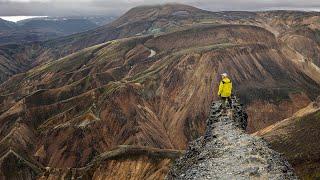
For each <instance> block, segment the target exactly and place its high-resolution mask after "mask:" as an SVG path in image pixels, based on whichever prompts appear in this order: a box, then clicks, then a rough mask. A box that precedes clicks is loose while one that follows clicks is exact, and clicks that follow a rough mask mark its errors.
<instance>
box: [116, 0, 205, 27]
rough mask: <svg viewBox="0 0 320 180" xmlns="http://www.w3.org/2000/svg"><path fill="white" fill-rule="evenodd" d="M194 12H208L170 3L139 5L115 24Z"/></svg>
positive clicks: (187, 14) (185, 14)
mask: <svg viewBox="0 0 320 180" xmlns="http://www.w3.org/2000/svg"><path fill="white" fill-rule="evenodd" d="M194 13H208V12H207V11H205V10H202V9H198V8H196V7H193V6H189V5H185V4H178V3H170V4H162V5H149V6H148V5H146V6H137V7H134V8H132V9H130V10H129V11H128V12H127V13H125V14H124V15H123V16H121V17H120V18H119V19H118V20H116V21H115V22H114V24H117V25H121V24H124V23H128V22H136V21H141V20H146V21H147V20H148V21H150V20H154V19H156V18H159V17H168V16H172V15H173V16H189V15H191V14H194Z"/></svg>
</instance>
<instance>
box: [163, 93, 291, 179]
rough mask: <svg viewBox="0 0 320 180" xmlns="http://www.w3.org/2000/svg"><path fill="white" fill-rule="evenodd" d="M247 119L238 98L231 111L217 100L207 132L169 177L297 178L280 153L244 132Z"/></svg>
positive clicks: (175, 165)
mask: <svg viewBox="0 0 320 180" xmlns="http://www.w3.org/2000/svg"><path fill="white" fill-rule="evenodd" d="M246 120H247V115H246V113H245V112H244V111H243V109H242V107H241V105H240V104H239V103H238V100H237V99H236V98H233V99H232V105H231V108H227V111H225V110H224V109H223V107H222V104H221V103H220V102H214V103H213V104H212V106H211V112H210V116H209V118H208V120H207V130H206V133H205V135H204V136H202V137H200V138H199V139H197V140H195V141H193V142H192V143H190V145H189V147H188V149H187V152H186V154H185V155H184V156H183V157H182V158H180V159H179V160H177V161H176V163H175V164H174V165H173V166H172V167H171V169H170V171H169V173H168V175H167V177H166V179H168V180H171V179H261V178H262V179H297V177H296V176H295V174H294V173H293V169H292V167H291V165H290V164H289V163H288V162H287V161H286V160H285V159H284V158H282V156H281V155H280V154H279V153H277V152H275V151H273V150H272V149H270V148H269V146H268V144H267V143H266V142H265V141H263V140H262V139H260V138H258V137H256V136H252V135H249V134H246V133H245V132H244V129H245V128H246V126H247V121H246Z"/></svg>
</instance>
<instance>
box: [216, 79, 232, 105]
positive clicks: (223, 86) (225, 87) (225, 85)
mask: <svg viewBox="0 0 320 180" xmlns="http://www.w3.org/2000/svg"><path fill="white" fill-rule="evenodd" d="M221 77H222V79H221V81H220V85H219V91H218V96H219V97H221V99H222V104H223V106H224V107H226V103H228V105H229V106H230V105H231V94H232V82H231V80H230V79H229V78H228V74H227V73H223V74H221Z"/></svg>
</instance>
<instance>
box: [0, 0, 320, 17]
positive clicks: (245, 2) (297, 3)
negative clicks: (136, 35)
mask: <svg viewBox="0 0 320 180" xmlns="http://www.w3.org/2000/svg"><path fill="white" fill-rule="evenodd" d="M169 2H175V3H185V4H190V5H193V6H196V7H199V8H203V9H207V10H212V11H223V10H250V11H254V10H269V9H295V10H316V11H319V10H320V1H319V0H260V1H257V0H180V1H172V0H161V1H159V0H116V1H114V0H0V16H8V15H10V16H15V15H30V16H35V15H38V16H76V15H120V14H122V13H124V12H125V11H127V10H128V9H130V8H132V7H135V6H139V5H150V4H159V3H161V4H162V3H169Z"/></svg>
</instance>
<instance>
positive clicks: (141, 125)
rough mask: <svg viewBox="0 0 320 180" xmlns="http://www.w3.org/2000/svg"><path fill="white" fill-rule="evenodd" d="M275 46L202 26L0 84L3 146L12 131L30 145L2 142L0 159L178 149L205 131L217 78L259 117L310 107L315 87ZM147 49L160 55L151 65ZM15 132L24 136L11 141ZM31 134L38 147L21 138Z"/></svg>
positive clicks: (260, 33)
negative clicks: (229, 83)
mask: <svg viewBox="0 0 320 180" xmlns="http://www.w3.org/2000/svg"><path fill="white" fill-rule="evenodd" d="M177 35H178V36H177ZM190 37H192V39H190ZM173 42H174V43H173ZM280 46H281V45H280V44H278V43H277V41H276V39H275V37H274V36H273V34H271V33H270V32H268V31H266V30H264V29H262V28H258V27H254V26H239V25H225V26H200V27H195V28H192V29H190V30H185V31H181V32H180V33H178V34H177V33H169V34H164V35H161V36H158V37H152V36H147V37H139V38H129V39H122V40H118V41H114V42H110V43H105V44H101V45H98V46H94V47H91V48H88V49H85V50H82V51H80V52H78V53H75V54H72V55H70V56H67V57H65V58H62V59H60V60H57V61H53V62H50V63H46V64H43V65H41V66H37V67H35V68H33V69H31V70H30V71H28V72H26V73H24V74H19V75H17V76H15V77H13V78H11V79H9V80H8V81H7V82H5V83H3V84H2V85H1V86H0V91H1V112H2V114H1V115H0V141H1V140H3V139H5V138H8V137H6V135H7V134H9V138H10V139H12V141H15V142H21V141H22V140H25V141H26V142H28V143H29V144H31V146H30V147H29V146H28V147H25V146H22V147H21V146H19V144H20V143H11V144H10V143H6V142H5V141H2V142H1V143H3V144H1V145H2V147H6V148H4V149H3V150H2V152H9V150H10V148H11V149H18V150H19V152H18V151H15V152H16V153H17V154H21V153H20V151H21V152H27V155H21V156H26V157H29V159H32V161H34V160H38V161H39V162H40V163H41V164H42V165H43V166H50V167H51V168H62V169H66V168H70V167H78V168H79V167H83V166H86V165H87V164H88V163H90V162H91V161H92V160H93V159H94V157H96V156H97V155H99V154H101V153H104V152H106V151H110V150H112V149H113V148H115V147H117V146H118V145H121V144H127V145H140V146H148V147H154V148H161V149H184V148H185V146H186V144H187V142H188V141H189V140H192V139H194V138H195V137H198V136H199V135H200V134H202V133H203V131H204V120H205V119H206V115H207V114H208V110H209V109H208V108H209V105H210V102H211V100H212V99H215V98H217V97H216V91H217V84H218V77H219V74H220V73H221V72H223V71H227V72H228V73H229V74H230V75H231V78H232V79H233V80H234V85H235V89H236V90H237V91H238V94H239V95H240V96H241V97H242V99H243V100H244V101H245V103H246V105H247V108H248V109H250V108H251V109H252V108H255V109H256V110H257V109H259V110H260V109H261V108H262V107H263V106H262V105H260V106H257V104H256V103H257V102H264V101H265V102H268V103H269V104H271V105H272V106H278V105H279V104H278V102H279V100H280V102H286V103H287V104H288V105H290V106H296V107H297V108H298V107H300V106H303V105H304V104H303V103H301V102H298V103H297V102H294V101H293V100H294V99H293V98H292V97H293V95H295V96H302V97H305V98H306V99H307V101H310V100H309V99H312V98H314V97H315V94H317V93H319V91H320V87H319V85H318V84H317V83H316V82H315V81H313V80H312V79H311V78H309V77H308V76H306V75H305V74H304V73H303V72H302V71H300V70H299V69H298V68H297V66H296V65H295V64H294V63H292V62H291V61H290V60H289V59H287V58H286V57H285V56H284V55H283V54H282V52H281V51H279V50H278V48H279V47H280ZM164 47H168V48H164ZM150 49H153V50H155V51H156V55H155V56H153V57H151V58H150V57H149V55H150V53H151V50H150ZM264 92H268V93H269V94H267V95H270V96H266V93H264ZM274 95H276V96H274ZM299 103H301V104H299ZM290 112H291V110H290ZM274 113H278V114H282V113H284V114H285V113H288V109H275V111H274V112H265V114H264V115H265V116H264V117H265V118H264V119H261V118H260V119H259V120H260V121H262V122H263V121H265V123H264V124H263V126H260V128H261V127H264V126H265V125H268V124H271V123H273V122H274V121H276V120H277V119H272V121H270V119H268V118H269V117H271V116H272V115H273V114H274ZM250 118H251V120H257V119H258V118H257V116H255V114H253V113H252V114H251V117H250ZM279 118H282V117H279ZM253 122H255V121H251V123H253ZM18 125H21V126H23V127H27V129H28V130H27V131H16V133H14V134H17V135H14V136H13V135H10V134H13V133H12V131H14V130H13V129H14V127H16V126H18ZM32 136H35V137H36V138H37V141H34V142H33V141H32V140H33V139H35V138H30V139H32V140H29V139H28V138H27V139H24V138H22V137H32ZM3 145H6V146H3ZM30 161H31V160H30ZM126 161H127V160H126ZM129 161H130V158H129ZM135 163H136V161H134V163H133V164H135ZM164 164H166V163H164ZM105 168H109V166H106V167H105ZM148 168H153V166H150V167H148ZM148 168H147V169H148ZM163 173H165V170H164V171H163V172H162V175H163ZM159 176H160V175H159Z"/></svg>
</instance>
